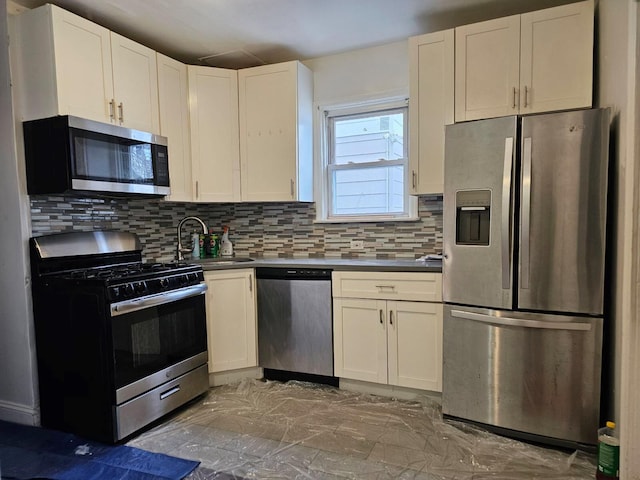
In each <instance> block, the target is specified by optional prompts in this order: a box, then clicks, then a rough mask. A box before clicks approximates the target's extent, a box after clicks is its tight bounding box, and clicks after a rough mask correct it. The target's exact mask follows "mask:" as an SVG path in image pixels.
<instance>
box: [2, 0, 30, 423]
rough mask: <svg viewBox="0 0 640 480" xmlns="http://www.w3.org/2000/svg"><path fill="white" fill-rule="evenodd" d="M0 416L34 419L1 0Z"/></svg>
mask: <svg viewBox="0 0 640 480" xmlns="http://www.w3.org/2000/svg"><path fill="white" fill-rule="evenodd" d="M0 11H1V13H0V41H1V43H2V46H1V47H0V232H1V233H0V419H3V420H10V421H15V422H20V423H27V424H37V423H38V422H39V417H38V410H37V398H38V396H37V380H36V378H37V377H36V367H35V357H34V352H35V348H34V344H35V341H34V336H33V322H32V314H31V286H30V284H29V273H28V269H29V267H28V260H27V255H28V249H27V239H28V237H29V232H30V228H29V224H30V218H29V209H28V203H27V197H26V195H25V194H24V190H23V188H24V182H23V181H22V180H21V179H22V178H23V176H22V172H20V169H19V168H18V162H17V160H16V145H15V134H14V119H13V108H12V101H11V87H10V74H9V72H10V68H9V50H8V39H9V35H8V25H7V4H6V0H0Z"/></svg>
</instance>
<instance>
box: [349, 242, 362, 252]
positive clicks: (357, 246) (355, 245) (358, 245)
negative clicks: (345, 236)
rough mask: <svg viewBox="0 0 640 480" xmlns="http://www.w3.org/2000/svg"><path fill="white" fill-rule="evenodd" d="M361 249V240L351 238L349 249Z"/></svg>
mask: <svg viewBox="0 0 640 480" xmlns="http://www.w3.org/2000/svg"><path fill="white" fill-rule="evenodd" d="M363 249H364V241H363V240H351V250H363Z"/></svg>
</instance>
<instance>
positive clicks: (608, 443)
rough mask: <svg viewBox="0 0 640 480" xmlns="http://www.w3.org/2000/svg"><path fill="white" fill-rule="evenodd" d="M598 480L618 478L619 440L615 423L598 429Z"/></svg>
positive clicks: (616, 479)
mask: <svg viewBox="0 0 640 480" xmlns="http://www.w3.org/2000/svg"><path fill="white" fill-rule="evenodd" d="M596 478H597V479H598V480H618V479H619V478H620V440H619V439H618V437H617V432H616V424H615V422H607V424H606V426H605V427H602V428H599V429H598V470H597V471H596Z"/></svg>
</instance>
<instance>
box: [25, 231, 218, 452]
mask: <svg viewBox="0 0 640 480" xmlns="http://www.w3.org/2000/svg"><path fill="white" fill-rule="evenodd" d="M30 245H31V263H32V279H33V283H32V285H33V288H32V290H33V305H34V323H35V330H36V350H37V358H38V373H39V387H40V403H41V417H42V424H43V426H47V427H51V428H57V429H60V430H64V431H70V432H73V433H76V434H80V435H84V436H86V437H89V438H93V439H96V440H101V441H108V442H117V441H120V440H122V439H124V438H126V437H128V436H130V435H131V434H133V433H134V432H136V431H138V430H139V429H141V428H143V427H144V426H146V425H147V424H149V423H150V422H152V421H153V420H156V419H157V418H159V417H161V416H162V415H164V414H166V413H168V412H169V411H171V410H173V409H175V408H177V407H179V406H181V405H182V404H184V403H185V402H187V401H189V400H191V399H192V398H194V397H196V396H198V395H200V394H202V393H203V392H204V391H206V390H207V389H208V369H207V345H206V342H207V340H206V338H207V337H206V316H205V291H206V285H205V284H204V276H203V273H202V268H201V267H200V266H198V265H189V264H185V263H144V262H142V254H141V246H140V242H139V240H138V238H137V237H136V236H135V235H134V234H131V233H125V232H73V233H63V234H56V235H47V236H42V237H34V238H32V239H31V242H30Z"/></svg>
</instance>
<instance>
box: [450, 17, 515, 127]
mask: <svg viewBox="0 0 640 480" xmlns="http://www.w3.org/2000/svg"><path fill="white" fill-rule="evenodd" d="M519 70H520V15H513V16H511V17H504V18H498V19H496V20H489V21H487V22H480V23H474V24H471V25H465V26H463V27H459V28H456V72H455V77H456V81H455V97H456V101H455V103H456V106H455V109H456V114H455V117H456V122H462V121H465V120H476V119H479V118H491V117H500V116H505V115H511V114H516V113H518V94H519V92H518V89H519V84H520V82H519Z"/></svg>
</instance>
